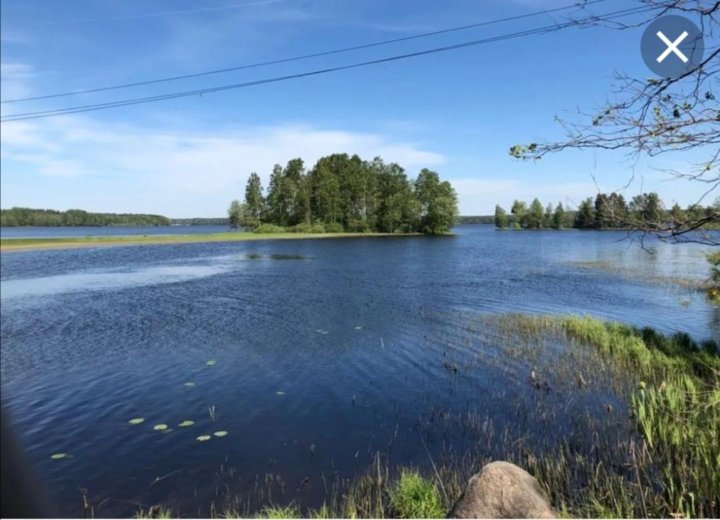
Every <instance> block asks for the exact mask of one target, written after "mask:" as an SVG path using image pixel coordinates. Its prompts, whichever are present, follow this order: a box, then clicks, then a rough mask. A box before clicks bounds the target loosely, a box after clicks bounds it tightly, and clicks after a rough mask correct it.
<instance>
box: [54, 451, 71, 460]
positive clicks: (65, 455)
mask: <svg viewBox="0 0 720 520" xmlns="http://www.w3.org/2000/svg"><path fill="white" fill-rule="evenodd" d="M50 458H51V459H53V460H63V459H71V458H72V455H70V454H69V453H53V454H52V455H50Z"/></svg>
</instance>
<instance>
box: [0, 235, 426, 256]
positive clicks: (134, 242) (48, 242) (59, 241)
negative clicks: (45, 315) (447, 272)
mask: <svg viewBox="0 0 720 520" xmlns="http://www.w3.org/2000/svg"><path fill="white" fill-rule="evenodd" d="M419 236H424V235H422V234H420V233H232V232H227V233H207V234H200V233H198V234H191V235H138V236H133V235H123V236H95V237H63V238H2V239H0V253H21V252H27V251H43V250H50V249H76V248H88V247H121V246H144V245H169V244H195V243H209V242H253V241H260V240H309V239H313V240H314V239H329V238H388V237H419Z"/></svg>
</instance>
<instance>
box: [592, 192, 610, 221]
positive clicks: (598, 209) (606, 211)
mask: <svg viewBox="0 0 720 520" xmlns="http://www.w3.org/2000/svg"><path fill="white" fill-rule="evenodd" d="M611 225H612V208H611V206H610V200H609V198H608V196H607V195H605V194H604V193H598V194H597V195H596V196H595V227H596V228H598V229H603V228H608V227H610V226H611Z"/></svg>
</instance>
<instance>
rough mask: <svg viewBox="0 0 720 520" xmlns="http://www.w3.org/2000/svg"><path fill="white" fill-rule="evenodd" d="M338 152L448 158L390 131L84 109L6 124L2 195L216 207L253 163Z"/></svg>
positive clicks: (81, 203)
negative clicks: (109, 120) (149, 123)
mask: <svg viewBox="0 0 720 520" xmlns="http://www.w3.org/2000/svg"><path fill="white" fill-rule="evenodd" d="M338 151H343V152H348V153H357V154H359V155H360V156H361V157H364V158H368V159H371V158H373V157H375V156H377V155H379V156H382V157H383V158H384V159H386V160H387V161H396V162H398V163H400V164H402V165H403V166H405V167H407V168H408V169H410V170H411V171H413V170H418V169H420V168H422V167H425V166H436V165H439V164H442V163H443V162H444V160H445V159H444V157H443V156H442V155H441V154H438V153H436V152H433V151H430V150H427V149H424V148H423V147H421V146H420V145H418V144H416V143H412V142H406V141H402V140H398V139H396V138H393V137H392V136H389V135H383V134H375V133H361V132H348V131H344V130H338V129H322V128H315V127H312V126H302V125H279V126H269V127H244V128H234V129H228V130H223V131H222V132H196V131H182V130H179V131H178V130H174V129H173V130H169V129H164V128H160V129H146V128H141V127H136V126H133V125H101V124H99V123H97V122H95V121H93V120H92V119H89V118H80V117H69V118H57V119H52V120H45V121H43V122H32V121H25V122H20V123H18V124H16V123H11V124H5V125H3V133H2V155H1V159H2V169H3V177H2V198H3V200H2V203H3V206H8V205H30V206H48V205H49V206H53V207H59V208H60V209H62V208H65V207H87V208H88V209H94V210H115V211H130V210H132V211H140V210H142V211H154V212H160V213H166V214H168V215H171V216H181V215H188V214H193V215H206V216H212V215H221V214H222V213H223V212H224V209H225V206H226V205H227V203H228V202H229V200H230V199H231V198H235V197H241V196H242V189H243V188H242V187H243V185H244V182H245V179H246V178H247V176H248V175H249V173H250V172H252V171H256V172H258V173H259V174H260V175H261V177H262V178H263V180H264V183H265V184H266V185H267V181H268V178H269V173H270V171H271V170H272V167H273V165H274V164H275V163H278V162H279V163H284V162H286V161H288V160H289V159H291V158H293V157H302V158H303V159H305V160H306V162H307V165H308V167H310V166H312V164H313V163H314V162H315V161H316V160H317V159H318V158H319V157H321V156H323V155H327V154H330V153H336V152H338ZM13 171H23V172H29V173H25V174H24V175H26V176H27V175H32V176H33V178H34V179H35V183H36V185H37V189H36V190H35V192H34V195H33V197H34V198H35V200H28V199H27V198H24V197H25V196H24V195H22V194H21V193H19V192H18V191H16V190H15V189H14V188H15V187H14V185H13V184H12V181H11V179H12V173H13ZM6 173H7V175H6ZM43 177H45V178H53V179H54V181H53V182H52V184H53V186H58V185H60V186H62V187H63V189H62V191H61V192H57V191H56V189H53V190H52V193H50V192H45V191H44V188H43V184H44V181H43V180H42V179H43ZM87 184H92V185H93V186H94V190H95V195H94V196H93V197H92V199H87V198H86V197H83V196H81V195H82V193H83V191H84V190H82V189H78V188H79V187H81V186H83V185H87ZM139 186H141V187H142V190H138V187H139ZM138 191H141V193H138ZM110 194H111V195H110ZM123 195H124V198H123ZM120 200H122V203H123V205H122V206H118V201H120Z"/></svg>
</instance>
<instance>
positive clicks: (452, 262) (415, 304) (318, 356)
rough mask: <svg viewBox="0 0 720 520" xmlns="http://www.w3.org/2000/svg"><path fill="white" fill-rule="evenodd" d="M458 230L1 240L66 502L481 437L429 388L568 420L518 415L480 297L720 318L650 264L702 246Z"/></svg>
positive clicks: (158, 497) (45, 440) (680, 268)
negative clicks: (196, 240) (483, 323)
mask: <svg viewBox="0 0 720 520" xmlns="http://www.w3.org/2000/svg"><path fill="white" fill-rule="evenodd" d="M457 232H458V235H457V236H454V237H443V238H435V239H432V238H424V237H420V238H417V237H415V238H400V237H397V238H359V239H332V240H293V241H282V240H278V241H262V242H233V243H208V244H177V245H161V246H140V247H111V248H110V247H106V248H103V247H97V248H89V249H70V250H51V251H29V252H23V253H8V254H3V256H2V262H1V263H0V268H1V280H2V282H1V284H0V289H1V291H0V294H2V321H1V325H2V329H1V335H0V339H1V344H2V368H1V375H2V395H3V401H4V402H5V404H6V406H7V410H8V411H9V413H10V415H11V417H12V419H13V421H14V425H15V428H16V431H17V432H18V434H19V436H20V437H21V440H22V442H23V445H24V447H25V449H26V450H27V455H28V458H29V459H30V460H31V462H32V463H33V464H34V465H35V466H36V468H37V470H38V472H39V473H41V474H42V475H43V476H44V477H45V478H46V479H47V481H48V484H49V486H50V488H51V494H52V498H53V500H54V505H55V506H56V507H57V510H56V511H53V513H54V514H59V515H69V516H77V515H78V514H79V512H80V510H79V504H80V494H79V491H78V489H79V488H87V490H88V493H89V498H90V500H91V501H92V502H93V503H94V504H96V505H97V506H98V508H99V509H98V510H97V512H96V514H98V515H99V516H113V515H131V514H133V512H134V511H136V510H137V509H138V508H139V506H143V507H148V506H150V505H152V504H155V503H158V502H161V501H162V502H167V503H172V504H173V505H174V506H175V507H176V508H177V509H176V510H177V511H179V512H180V513H181V514H183V515H185V516H193V515H203V514H207V511H208V509H207V508H208V507H209V504H210V503H211V502H212V501H213V500H216V501H217V500H219V499H218V496H219V495H221V494H222V493H223V489H221V488H222V487H223V485H225V484H224V483H225V482H227V480H223V478H224V477H225V476H227V475H228V474H230V473H231V474H232V485H233V486H234V487H233V491H237V492H245V491H248V490H249V489H251V488H252V487H253V485H254V482H255V481H256V478H260V479H264V478H265V476H266V475H269V474H270V475H274V476H275V477H273V478H278V479H280V480H281V481H282V486H279V487H280V488H281V489H282V491H278V492H277V493H278V494H276V495H274V496H273V500H275V501H276V502H280V503H282V502H287V501H290V500H293V499H295V500H297V501H298V503H300V504H302V505H313V506H318V505H319V501H321V500H322V497H323V496H324V490H323V480H322V479H323V477H325V478H326V479H328V478H332V477H333V476H339V477H352V476H353V475H356V474H358V473H360V472H363V471H364V470H365V469H366V468H367V467H368V465H369V464H371V462H372V460H373V458H374V457H375V454H376V453H377V452H380V453H382V455H383V457H386V458H387V460H388V462H390V463H393V464H412V465H417V466H421V467H422V466H425V465H427V464H428V451H429V452H430V453H431V454H433V456H435V457H440V456H442V454H443V453H447V452H448V451H450V452H452V451H453V450H461V449H463V446H465V444H466V443H468V442H471V441H472V442H474V441H475V440H476V439H467V438H463V437H462V435H460V434H459V433H458V434H457V436H450V437H448V436H447V435H445V434H443V435H440V434H439V433H438V431H439V429H440V426H439V425H437V426H436V423H434V422H433V417H436V413H437V411H438V410H443V411H444V412H443V413H445V411H447V412H452V413H454V414H466V413H470V412H473V413H474V412H478V413H482V414H486V415H487V416H489V417H491V418H492V419H493V420H494V421H495V424H496V425H497V427H498V429H502V428H503V427H507V428H516V427H517V428H520V427H530V428H531V429H532V431H537V438H538V439H540V438H544V439H547V438H554V437H558V436H562V435H565V433H566V432H567V429H566V428H565V426H567V424H566V422H563V421H564V419H563V418H562V417H559V418H558V419H557V422H556V423H555V424H553V427H552V428H550V429H547V428H546V429H545V430H543V431H540V430H539V427H538V426H536V425H534V423H532V424H531V423H524V424H522V425H518V422H519V421H520V420H519V419H518V414H517V407H516V408H515V409H510V408H509V406H508V403H510V402H514V403H520V404H522V403H531V402H533V401H532V399H534V397H533V394H532V389H530V388H529V385H528V384H527V366H526V365H525V364H523V363H522V362H521V361H518V360H516V359H505V358H503V357H502V356H500V357H499V356H498V353H497V350H496V349H495V344H494V339H493V336H492V334H490V333H489V332H487V333H486V332H485V331H484V330H482V329H478V327H476V326H470V325H469V323H470V322H471V321H472V320H473V317H482V316H486V315H493V314H502V313H507V312H529V313H568V312H572V313H580V314H586V313H587V314H592V315H594V316H598V317H602V318H608V319H613V320H619V321H624V322H627V323H631V324H636V325H642V326H645V325H647V326H652V327H656V328H657V329H659V330H661V331H663V332H673V331H676V330H683V331H686V332H689V333H690V334H692V335H693V336H695V337H697V338H698V339H703V338H713V337H714V338H719V337H720V325H719V323H720V314H719V313H718V310H717V309H716V308H712V307H711V306H709V305H707V303H706V302H705V300H704V298H703V296H702V294H701V293H699V292H697V291H693V290H691V289H689V288H687V287H682V286H678V285H672V284H668V283H657V282H656V281H653V280H657V279H659V278H668V277H669V278H671V277H684V278H694V279H696V280H700V279H703V278H704V277H706V276H707V269H708V268H707V264H706V262H705V260H704V256H703V251H704V249H703V248H702V247H700V246H696V245H683V246H678V245H675V246H671V245H665V244H658V243H651V244H650V245H649V247H648V250H647V251H646V250H643V249H641V248H639V247H638V246H637V245H636V244H635V245H633V244H630V243H628V242H627V241H624V240H622V239H623V238H624V234H623V233H618V232H592V231H589V232H580V231H563V232H557V231H539V232H512V231H505V232H502V231H496V230H495V229H493V228H492V227H490V226H464V227H460V228H458V229H457ZM593 262H595V263H598V262H600V263H602V265H604V266H613V268H612V269H610V268H604V269H593V268H588V267H587V266H588V265H592V263H593ZM615 267H617V268H618V269H617V270H615V269H614V268H615ZM628 273H629V274H628ZM638 273H641V274H642V276H638V275H637V274H638ZM210 360H212V361H214V362H215V364H214V365H213V366H210V365H208V363H207V362H208V361H210ZM448 360H450V361H451V362H452V363H461V362H463V360H468V361H471V362H472V366H473V369H472V370H468V371H461V372H460V373H457V374H456V373H453V371H452V370H448V366H451V365H450V364H449V363H448ZM499 367H500V368H502V369H501V370H499V369H498V368H499ZM186 383H193V385H187V384H186ZM555 398H556V397H555V395H554V394H550V395H549V396H548V397H547V398H546V399H547V400H549V401H552V399H555ZM528 406H529V404H528ZM575 406H578V407H581V406H585V404H584V401H582V399H578V402H577V403H576V404H575ZM210 409H212V411H213V415H214V420H213V418H212V417H211V413H210ZM133 417H143V418H145V423H144V424H142V425H138V426H131V425H129V424H128V420H129V419H131V418H133ZM184 420H193V421H195V424H194V425H193V426H192V427H189V428H178V427H177V425H178V424H179V423H180V422H182V421H184ZM532 420H534V419H529V421H532ZM159 423H164V424H168V425H169V427H170V428H171V429H172V431H170V432H168V433H158V432H156V431H153V429H152V426H153V425H155V424H159ZM219 430H224V431H227V432H228V435H227V436H226V437H222V438H218V437H213V438H212V439H211V440H210V441H208V442H204V443H201V442H198V441H197V440H196V437H197V436H198V435H201V434H212V433H213V432H215V431H219ZM533 438H534V437H531V438H530V442H532V440H533ZM448 439H450V441H452V442H450V441H449V440H448ZM425 446H427V450H428V451H426V448H425ZM488 450H489V452H488V453H478V456H483V455H489V454H490V451H491V447H488ZM56 452H68V453H71V454H72V455H73V458H72V459H68V460H62V461H53V460H51V459H50V456H51V454H53V453H56ZM158 478H160V480H157V479H158Z"/></svg>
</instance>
